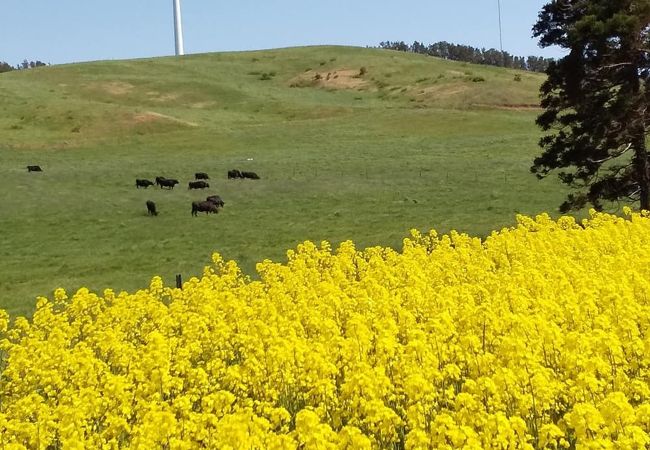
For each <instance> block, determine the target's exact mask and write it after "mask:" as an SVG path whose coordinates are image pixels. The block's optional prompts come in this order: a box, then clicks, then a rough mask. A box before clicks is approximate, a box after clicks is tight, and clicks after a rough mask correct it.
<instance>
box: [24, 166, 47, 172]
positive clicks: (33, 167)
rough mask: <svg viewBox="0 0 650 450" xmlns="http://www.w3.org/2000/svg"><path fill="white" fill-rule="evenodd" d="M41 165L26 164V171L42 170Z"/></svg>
mask: <svg viewBox="0 0 650 450" xmlns="http://www.w3.org/2000/svg"><path fill="white" fill-rule="evenodd" d="M42 171H43V169H41V166H27V172H42Z"/></svg>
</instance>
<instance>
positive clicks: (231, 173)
mask: <svg viewBox="0 0 650 450" xmlns="http://www.w3.org/2000/svg"><path fill="white" fill-rule="evenodd" d="M236 178H244V177H243V176H242V174H241V172H240V171H239V170H237V169H232V170H229V171H228V179H229V180H232V179H236Z"/></svg>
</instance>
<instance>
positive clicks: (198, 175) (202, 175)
mask: <svg viewBox="0 0 650 450" xmlns="http://www.w3.org/2000/svg"><path fill="white" fill-rule="evenodd" d="M194 179H195V180H209V179H210V177H209V176H208V174H207V173H205V172H196V173H195V174H194Z"/></svg>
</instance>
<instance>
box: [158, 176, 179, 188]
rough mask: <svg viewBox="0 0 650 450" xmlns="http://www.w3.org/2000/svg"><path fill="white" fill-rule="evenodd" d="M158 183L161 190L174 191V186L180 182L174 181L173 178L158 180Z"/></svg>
mask: <svg viewBox="0 0 650 450" xmlns="http://www.w3.org/2000/svg"><path fill="white" fill-rule="evenodd" d="M156 182H157V183H158V185H159V186H160V189H162V188H164V187H166V188H169V189H174V186H176V185H177V184H178V180H174V179H173V178H163V179H162V180H158V179H157V180H156Z"/></svg>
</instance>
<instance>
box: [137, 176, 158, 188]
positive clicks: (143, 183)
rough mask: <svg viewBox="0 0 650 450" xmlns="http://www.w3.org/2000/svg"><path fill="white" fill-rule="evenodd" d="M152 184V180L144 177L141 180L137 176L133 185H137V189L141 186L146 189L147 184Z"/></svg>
mask: <svg viewBox="0 0 650 450" xmlns="http://www.w3.org/2000/svg"><path fill="white" fill-rule="evenodd" d="M153 185H154V183H153V181H149V180H144V179H143V180H141V179H139V178H137V179H136V180H135V187H137V188H138V189H140V188H141V187H143V188H145V189H147V188H148V187H149V186H153Z"/></svg>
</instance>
